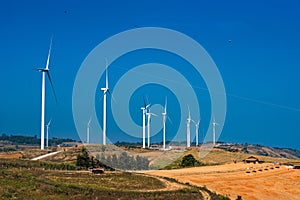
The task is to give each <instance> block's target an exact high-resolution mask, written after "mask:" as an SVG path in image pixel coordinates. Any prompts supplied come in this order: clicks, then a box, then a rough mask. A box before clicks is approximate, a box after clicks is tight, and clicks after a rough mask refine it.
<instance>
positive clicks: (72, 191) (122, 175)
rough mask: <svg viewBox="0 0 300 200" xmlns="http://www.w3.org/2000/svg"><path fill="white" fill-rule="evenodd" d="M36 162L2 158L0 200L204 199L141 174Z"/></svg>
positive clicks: (189, 188)
mask: <svg viewBox="0 0 300 200" xmlns="http://www.w3.org/2000/svg"><path fill="white" fill-rule="evenodd" d="M37 163H39V162H36V161H28V160H27V161H25V160H15V159H11V160H1V159H0V199H97V198H98V199H150V200H151V199H188V200H193V199H201V194H200V193H199V192H198V190H199V188H195V187H192V186H186V187H184V188H183V189H178V190H174V191H160V189H163V188H165V187H166V186H165V183H163V182H162V181H161V180H159V179H157V178H154V177H149V176H144V175H142V174H135V173H128V172H107V173H105V174H102V175H93V174H91V173H89V172H84V171H75V170H74V171H63V170H60V171H58V170H43V169H42V167H40V165H38V164H37ZM8 164H11V165H8ZM57 164H60V163H57ZM8 166H9V167H8ZM149 190H152V191H149Z"/></svg>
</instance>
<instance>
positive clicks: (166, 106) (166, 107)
mask: <svg viewBox="0 0 300 200" xmlns="http://www.w3.org/2000/svg"><path fill="white" fill-rule="evenodd" d="M167 100H168V99H167V97H166V100H165V113H167V103H168V101H167Z"/></svg>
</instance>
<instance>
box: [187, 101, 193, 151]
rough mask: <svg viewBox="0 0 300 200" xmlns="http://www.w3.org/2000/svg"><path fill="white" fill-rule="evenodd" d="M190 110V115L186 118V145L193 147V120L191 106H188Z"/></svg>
mask: <svg viewBox="0 0 300 200" xmlns="http://www.w3.org/2000/svg"><path fill="white" fill-rule="evenodd" d="M188 110H189V115H188V118H187V120H186V147H187V148H189V147H191V121H192V118H191V112H190V107H189V106H188Z"/></svg>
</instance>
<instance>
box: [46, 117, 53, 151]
mask: <svg viewBox="0 0 300 200" xmlns="http://www.w3.org/2000/svg"><path fill="white" fill-rule="evenodd" d="M51 121H52V119H50V120H49V122H48V124H47V125H46V147H47V148H48V147H49V145H48V144H49V142H48V141H49V127H50V124H51Z"/></svg>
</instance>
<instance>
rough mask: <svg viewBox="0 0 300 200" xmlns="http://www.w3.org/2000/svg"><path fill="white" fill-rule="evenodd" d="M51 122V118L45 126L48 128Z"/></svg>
mask: <svg viewBox="0 0 300 200" xmlns="http://www.w3.org/2000/svg"><path fill="white" fill-rule="evenodd" d="M51 121H52V118H51V119H50V120H49V122H48V124H47V126H50V124H51Z"/></svg>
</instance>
